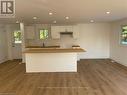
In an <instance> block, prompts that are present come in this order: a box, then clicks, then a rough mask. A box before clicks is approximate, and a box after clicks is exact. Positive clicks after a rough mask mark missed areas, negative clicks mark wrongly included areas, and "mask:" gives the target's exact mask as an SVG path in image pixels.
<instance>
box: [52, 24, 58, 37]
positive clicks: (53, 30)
mask: <svg viewBox="0 0 127 95" xmlns="http://www.w3.org/2000/svg"><path fill="white" fill-rule="evenodd" d="M51 36H52V39H60V30H59V26H51Z"/></svg>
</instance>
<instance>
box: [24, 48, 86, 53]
mask: <svg viewBox="0 0 127 95" xmlns="http://www.w3.org/2000/svg"><path fill="white" fill-rule="evenodd" d="M71 52H85V50H84V49H82V48H34V49H28V50H26V51H24V53H71Z"/></svg>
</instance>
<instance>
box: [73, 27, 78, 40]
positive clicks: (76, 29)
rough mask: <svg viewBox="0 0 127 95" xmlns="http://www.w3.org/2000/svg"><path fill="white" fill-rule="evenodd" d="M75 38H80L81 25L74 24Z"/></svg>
mask: <svg viewBox="0 0 127 95" xmlns="http://www.w3.org/2000/svg"><path fill="white" fill-rule="evenodd" d="M73 38H74V39H78V38H79V27H78V26H77V25H76V26H73Z"/></svg>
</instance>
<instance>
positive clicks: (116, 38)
mask: <svg viewBox="0 0 127 95" xmlns="http://www.w3.org/2000/svg"><path fill="white" fill-rule="evenodd" d="M121 25H127V19H124V20H121V21H117V22H113V23H112V32H111V34H110V38H111V44H110V47H111V48H110V51H111V52H110V57H111V59H113V60H115V61H117V62H119V63H121V64H123V65H126V66H127V46H125V45H121V44H120V35H119V34H120V32H121Z"/></svg>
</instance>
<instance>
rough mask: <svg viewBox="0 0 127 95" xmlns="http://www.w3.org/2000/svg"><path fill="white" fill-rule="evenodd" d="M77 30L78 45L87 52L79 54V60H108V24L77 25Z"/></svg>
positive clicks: (109, 27)
mask: <svg viewBox="0 0 127 95" xmlns="http://www.w3.org/2000/svg"><path fill="white" fill-rule="evenodd" d="M79 29H80V31H79V32H80V37H79V39H78V43H79V45H80V46H81V47H82V48H84V49H85V50H86V51H87V52H85V53H82V54H79V56H78V57H79V58H81V59H89V58H90V59H91V58H109V54H110V53H109V52H110V36H109V33H110V29H111V26H110V24H109V23H93V24H91V23H89V24H79Z"/></svg>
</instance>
